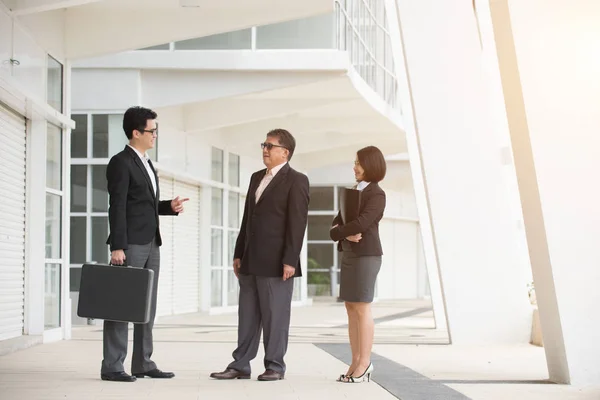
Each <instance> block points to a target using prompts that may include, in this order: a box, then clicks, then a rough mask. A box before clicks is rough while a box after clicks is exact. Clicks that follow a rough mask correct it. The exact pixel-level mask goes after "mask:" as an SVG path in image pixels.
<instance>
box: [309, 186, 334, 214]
mask: <svg viewBox="0 0 600 400" xmlns="http://www.w3.org/2000/svg"><path fill="white" fill-rule="evenodd" d="M308 209H309V210H311V211H332V210H334V209H335V207H334V204H333V187H331V186H329V187H315V186H311V187H310V204H309V205H308Z"/></svg>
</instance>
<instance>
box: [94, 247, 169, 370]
mask: <svg viewBox="0 0 600 400" xmlns="http://www.w3.org/2000/svg"><path fill="white" fill-rule="evenodd" d="M125 257H126V260H125V264H127V265H129V266H132V267H138V268H149V269H151V270H153V271H154V285H153V287H152V303H151V306H150V307H151V308H150V321H148V323H147V324H134V325H133V355H132V357H131V373H132V374H139V373H142V372H147V371H150V370H153V369H155V368H156V364H155V363H154V362H153V361H152V360H150V357H151V356H152V347H153V345H152V328H153V327H154V317H155V315H156V294H157V291H158V273H159V270H160V248H159V247H158V244H157V242H156V239H153V240H152V242H151V243H148V244H144V245H136V244H130V245H129V249H128V250H125ZM128 326H129V324H128V323H127V322H115V321H104V332H103V351H104V359H103V360H102V369H101V373H103V374H104V373H110V372H121V371H124V370H125V368H124V365H123V363H124V361H125V357H126V356H127V336H128Z"/></svg>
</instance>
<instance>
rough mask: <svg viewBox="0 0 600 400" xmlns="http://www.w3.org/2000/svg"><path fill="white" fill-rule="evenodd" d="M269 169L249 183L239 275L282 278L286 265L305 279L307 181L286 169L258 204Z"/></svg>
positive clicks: (237, 250)
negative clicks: (302, 260) (258, 193)
mask: <svg viewBox="0 0 600 400" xmlns="http://www.w3.org/2000/svg"><path fill="white" fill-rule="evenodd" d="M265 173H266V169H263V170H261V171H258V172H255V173H254V174H252V178H251V179H250V187H249V188H248V195H247V196H246V204H245V206H244V216H243V218H242V226H241V228H240V234H239V235H238V238H237V242H236V244H235V252H234V258H239V259H241V268H240V273H242V274H245V275H256V276H270V277H278V276H283V265H284V264H287V265H290V266H292V267H295V268H296V273H295V274H294V277H298V276H302V269H301V266H300V250H301V249H302V242H303V240H304V232H305V231H306V224H307V221H308V202H309V194H308V178H307V177H306V175H304V174H301V173H300V172H297V171H296V170H294V169H292V168H291V167H290V166H289V164H286V165H284V166H283V167H282V168H281V170H280V171H279V172H278V173H277V175H275V177H274V178H273V180H272V181H271V182H270V183H269V185H268V186H267V187H266V189H265V190H264V192H263V193H262V195H261V196H260V199H259V201H258V203H257V202H256V195H255V193H256V189H257V188H258V186H259V184H260V182H261V180H262V179H263V177H264V176H265Z"/></svg>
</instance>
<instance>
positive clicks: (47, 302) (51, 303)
mask: <svg viewBox="0 0 600 400" xmlns="http://www.w3.org/2000/svg"><path fill="white" fill-rule="evenodd" d="M60 283H61V265H60V264H46V265H45V268H44V327H45V328H46V329H53V328H60V325H61V324H60V297H61V296H60V287H61V284H60Z"/></svg>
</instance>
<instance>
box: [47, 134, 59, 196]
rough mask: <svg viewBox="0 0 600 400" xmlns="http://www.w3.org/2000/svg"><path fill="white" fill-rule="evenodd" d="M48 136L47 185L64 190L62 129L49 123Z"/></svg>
mask: <svg viewBox="0 0 600 400" xmlns="http://www.w3.org/2000/svg"><path fill="white" fill-rule="evenodd" d="M46 137H47V143H46V187H48V188H50V189H56V190H62V131H61V129H60V128H59V127H57V126H55V125H52V124H48V132H47V135H46Z"/></svg>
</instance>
